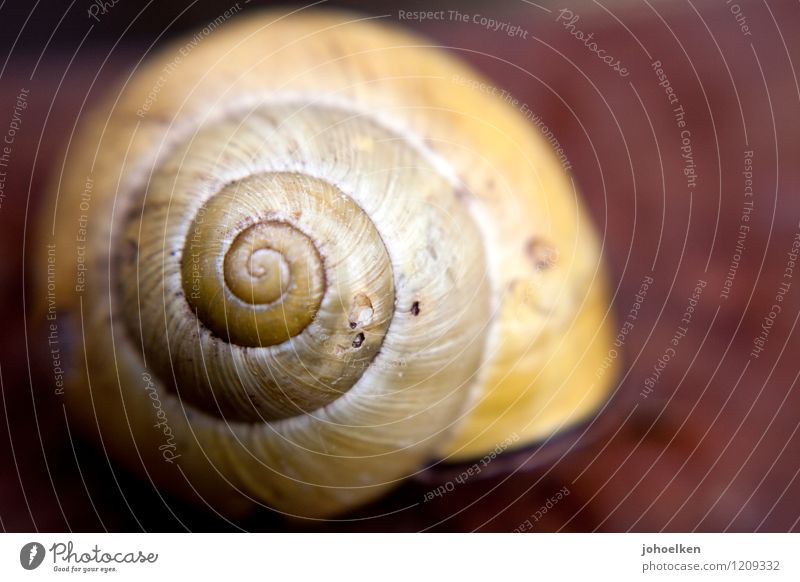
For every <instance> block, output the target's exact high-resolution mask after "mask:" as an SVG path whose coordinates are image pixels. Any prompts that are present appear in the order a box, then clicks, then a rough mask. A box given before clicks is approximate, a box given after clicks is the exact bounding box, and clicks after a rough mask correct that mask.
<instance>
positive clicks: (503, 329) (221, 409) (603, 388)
mask: <svg viewBox="0 0 800 582" xmlns="http://www.w3.org/2000/svg"><path fill="white" fill-rule="evenodd" d="M185 46H188V45H185V44H183V43H182V41H177V43H176V44H174V45H173V46H171V47H167V48H165V49H164V50H163V51H162V52H161V53H160V54H159V55H158V56H155V57H153V58H151V59H150V60H149V61H148V62H146V64H145V65H144V66H143V67H142V68H141V69H140V70H138V71H137V72H135V74H133V76H132V77H130V78H129V79H128V80H127V81H126V82H125V84H124V86H123V88H122V90H121V91H120V93H119V94H118V95H116V96H114V98H113V99H112V100H110V101H109V102H107V104H106V105H105V106H104V107H101V108H99V109H98V110H97V111H96V112H95V113H94V115H93V117H92V118H91V119H90V120H89V121H87V122H86V123H84V124H83V127H82V130H81V132H80V140H79V142H78V143H77V144H74V145H72V146H71V147H70V149H69V151H68V152H67V158H66V163H65V171H64V175H63V178H62V179H61V181H60V185H59V187H58V188H57V189H56V190H57V191H56V192H55V193H54V198H53V203H54V206H55V208H54V213H55V230H54V231H53V233H51V232H50V226H51V223H50V222H48V224H47V228H46V229H44V230H46V234H45V235H44V236H45V238H46V239H47V242H48V243H52V242H54V243H55V244H56V248H57V249H58V251H57V252H58V255H59V257H61V259H60V260H59V261H58V262H57V273H56V275H57V301H58V310H59V317H60V318H61V321H62V322H64V321H73V322H74V324H73V327H74V328H75V329H76V330H79V331H77V332H76V336H77V337H79V338H81V339H80V340H79V341H76V342H75V345H74V346H73V347H72V349H71V350H70V353H69V354H68V356H67V360H68V362H69V363H70V367H69V372H68V374H67V388H66V398H67V400H68V403H69V411H70V418H71V419H76V420H77V421H79V422H81V423H82V424H83V425H84V426H85V427H88V428H87V430H89V431H90V432H91V431H95V432H96V433H97V437H98V438H100V439H101V440H102V443H103V446H104V448H105V450H106V451H108V452H109V453H110V454H111V455H112V456H113V457H115V458H117V459H120V460H121V461H122V462H124V463H126V464H127V465H128V466H129V467H130V468H131V469H132V470H135V471H137V472H140V473H143V474H145V475H146V476H147V477H148V478H149V479H151V480H152V481H153V482H154V483H155V484H156V485H157V486H158V487H159V488H161V489H163V490H166V491H170V492H172V493H175V494H178V495H183V496H185V497H190V498H195V499H199V500H200V501H201V502H202V503H205V504H207V505H209V506H211V507H213V508H214V509H217V510H220V511H224V512H226V513H228V514H237V513H238V512H240V511H243V510H245V509H248V508H250V507H252V506H253V505H254V504H266V505H268V506H271V507H273V508H276V509H277V510H279V511H282V512H285V513H287V514H290V515H301V516H309V517H324V516H330V515H334V514H337V513H340V512H342V511H345V510H348V509H350V508H353V507H355V506H357V505H359V504H363V503H365V502H367V501H369V500H371V499H373V498H375V497H377V496H378V495H380V494H381V493H382V492H384V491H386V490H387V489H388V488H390V487H392V486H394V485H395V484H396V483H398V482H399V481H400V480H401V479H403V478H405V477H408V476H410V475H413V473H414V472H415V471H417V470H419V469H420V467H421V466H422V464H423V463H424V462H426V461H428V460H431V459H436V458H442V459H447V460H454V459H455V460H463V459H469V458H473V457H476V456H480V455H483V454H485V453H486V452H487V451H491V450H493V449H495V448H496V447H497V445H498V443H501V442H513V443H514V446H522V445H524V444H527V443H530V442H534V441H537V440H541V439H543V438H546V437H547V436H549V435H551V434H553V433H554V432H556V431H558V430H560V429H563V428H564V427H567V426H570V425H573V424H574V423H575V422H578V421H579V420H581V419H583V418H585V417H586V416H587V415H588V414H590V413H591V411H593V410H594V409H596V408H597V406H598V405H599V403H601V402H602V401H603V399H604V398H605V396H606V394H607V390H608V386H609V381H610V379H611V376H612V375H611V374H607V375H605V376H604V377H603V378H602V379H600V380H598V379H597V377H596V371H597V370H598V368H599V366H600V365H601V362H602V359H603V358H604V357H605V356H606V353H607V350H608V346H609V343H610V340H609V327H608V325H607V323H606V319H607V317H606V306H607V299H606V296H605V292H604V280H603V275H602V273H603V271H602V267H601V264H600V257H599V252H598V244H597V241H596V237H595V234H594V231H593V229H592V227H591V225H590V224H589V223H588V222H587V220H586V219H585V217H584V213H583V210H582V209H581V206H580V204H579V202H578V200H577V198H576V196H575V195H574V192H573V189H572V187H571V183H570V180H569V179H568V177H567V176H566V175H565V173H564V172H563V170H562V169H561V167H560V166H559V164H558V163H557V161H556V159H555V157H554V155H553V153H552V152H551V151H550V148H549V146H548V145H547V144H546V143H545V142H544V141H543V140H542V139H541V138H540V137H539V136H538V135H536V133H535V132H534V131H533V130H532V128H531V127H530V126H529V125H528V124H526V122H525V120H524V119H522V118H521V116H520V115H519V113H518V112H517V111H515V110H514V109H512V108H511V107H510V106H508V105H507V104H505V103H503V102H501V101H500V100H499V99H496V98H494V97H492V96H490V95H487V94H486V93H482V92H478V91H474V90H472V89H470V88H468V87H465V86H464V84H463V83H462V82H460V81H459V79H464V78H467V79H477V78H478V76H477V74H476V73H475V72H473V71H472V70H470V69H469V68H468V67H466V66H465V65H464V64H463V63H461V62H460V61H458V60H456V59H455V58H453V57H452V56H450V55H449V54H448V53H447V52H445V51H444V50H442V49H438V48H435V47H430V46H426V43H425V42H424V41H423V40H421V39H419V38H417V37H415V36H413V35H410V34H409V33H407V32H405V31H402V30H399V29H397V28H393V27H391V26H385V25H383V24H377V23H375V22H370V21H369V20H367V19H357V18H355V17H353V16H352V15H346V14H340V13H330V12H324V13H316V12H306V11H304V12H302V13H300V14H283V13H278V12H264V13H259V14H257V15H255V16H253V15H252V14H251V15H249V16H247V17H244V18H241V19H238V20H237V21H235V22H234V23H231V24H229V25H226V26H225V27H223V28H222V29H221V30H219V31H216V32H214V34H212V35H211V36H210V37H208V38H206V39H205V40H203V42H201V43H199V44H197V46H194V48H192V50H191V51H186V50H183V51H182V50H181V49H182V47H185ZM87 178H88V179H90V180H91V183H92V188H91V191H92V194H91V204H90V210H88V211H87V209H86V208H85V206H86V205H81V204H79V201H80V200H81V196H82V193H83V192H84V185H85V183H86V181H87ZM48 220H49V219H48ZM80 221H83V224H85V226H86V235H87V236H86V241H85V242H83V241H81V240H77V238H80V237H76V235H75V232H76V228H77V226H76V225H77V224H78V223H79V222H80ZM52 235H54V239H53V236H52ZM79 252H80V253H82V254H83V255H82V256H84V263H85V265H86V267H87V268H86V271H85V273H84V278H83V279H82V280H81V284H80V285H76V272H75V264H74V262H72V261H70V260H69V257H71V256H75V255H76V254H77V253H79Z"/></svg>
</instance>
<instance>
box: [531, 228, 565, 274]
mask: <svg viewBox="0 0 800 582" xmlns="http://www.w3.org/2000/svg"><path fill="white" fill-rule="evenodd" d="M525 254H526V255H528V258H529V259H530V261H531V263H532V264H533V268H534V269H536V270H537V271H546V270H547V269H549V268H551V267H552V266H553V265H555V264H556V261H558V249H556V248H555V247H554V246H553V245H551V244H550V243H548V242H547V241H545V240H543V239H541V238H538V237H535V236H534V237H531V238H529V239H528V242H527V243H526V244H525Z"/></svg>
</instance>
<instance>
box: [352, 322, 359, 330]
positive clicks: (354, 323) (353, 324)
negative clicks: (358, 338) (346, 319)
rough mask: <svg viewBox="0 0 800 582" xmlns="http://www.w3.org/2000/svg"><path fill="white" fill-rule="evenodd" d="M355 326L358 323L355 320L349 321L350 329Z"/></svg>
mask: <svg viewBox="0 0 800 582" xmlns="http://www.w3.org/2000/svg"><path fill="white" fill-rule="evenodd" d="M357 326H358V324H357V323H356V322H355V321H351V322H350V329H355V328H356V327H357Z"/></svg>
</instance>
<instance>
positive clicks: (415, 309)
mask: <svg viewBox="0 0 800 582" xmlns="http://www.w3.org/2000/svg"><path fill="white" fill-rule="evenodd" d="M411 315H413V316H414V317H416V316H418V315H419V301H414V303H412V304H411Z"/></svg>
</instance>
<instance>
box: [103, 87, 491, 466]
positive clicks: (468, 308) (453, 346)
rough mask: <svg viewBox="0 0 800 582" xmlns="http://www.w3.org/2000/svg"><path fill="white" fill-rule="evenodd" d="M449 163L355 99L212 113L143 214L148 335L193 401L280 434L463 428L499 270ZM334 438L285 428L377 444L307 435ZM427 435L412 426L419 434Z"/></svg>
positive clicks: (408, 438)
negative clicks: (489, 260)
mask: <svg viewBox="0 0 800 582" xmlns="http://www.w3.org/2000/svg"><path fill="white" fill-rule="evenodd" d="M442 167H443V165H442V163H441V161H440V160H438V159H436V156H435V155H434V154H433V153H432V152H430V151H428V150H426V148H425V147H424V145H423V144H421V143H419V142H416V141H415V140H414V139H413V136H408V135H403V134H401V133H397V132H396V131H395V130H393V129H391V128H389V127H387V126H385V125H384V124H382V123H381V122H380V121H379V120H377V119H376V118H375V117H374V116H373V115H371V114H369V113H364V112H358V111H353V110H348V109H347V108H344V107H342V106H340V105H338V104H331V103H313V102H312V103H306V102H298V103H292V102H289V103H266V104H262V105H260V106H259V107H257V108H255V109H253V110H246V111H236V110H234V111H231V112H229V113H227V114H226V115H225V116H223V117H222V118H220V119H218V120H216V121H214V122H211V123H207V124H205V125H204V126H203V127H201V128H199V129H198V130H197V132H196V133H195V134H194V135H192V136H191V139H188V140H186V141H185V142H183V143H181V144H179V145H178V147H176V148H175V149H174V151H172V152H170V154H169V155H168V156H166V158H165V159H163V160H162V161H161V162H160V163H158V165H157V167H156V169H155V171H154V173H153V176H152V178H151V179H150V181H149V183H148V185H147V187H146V188H145V189H143V190H142V191H141V192H140V194H139V196H138V198H135V199H138V202H135V203H133V204H132V206H131V208H130V210H129V212H128V216H129V219H128V222H127V225H126V228H125V232H124V239H125V240H124V241H120V243H119V244H118V248H121V249H135V251H136V252H128V253H127V254H125V255H124V256H122V257H120V260H119V263H118V264H119V265H120V266H119V277H118V281H119V290H120V292H121V295H122V302H123V304H125V305H135V306H137V307H138V308H136V309H127V310H125V311H124V317H125V321H126V324H127V328H128V332H129V333H130V334H131V336H132V337H134V338H135V341H136V343H141V345H142V346H143V351H144V356H145V359H146V361H147V362H148V364H149V365H150V366H152V367H153V368H154V369H155V370H156V371H157V373H158V376H159V377H160V378H161V379H162V380H163V381H165V383H166V384H167V385H168V386H169V387H170V389H171V391H172V392H173V393H174V394H175V395H176V396H177V398H178V399H179V400H180V402H181V404H182V406H184V407H189V408H193V409H195V411H197V412H201V413H203V414H205V415H207V416H208V417H209V418H218V419H220V421H221V422H226V423H228V422H243V423H249V425H250V426H251V427H252V428H253V430H256V431H262V432H265V433H269V434H268V435H267V438H271V437H275V435H276V432H279V431H280V429H281V428H283V427H285V426H289V425H288V424H287V423H293V424H294V425H309V424H318V425H319V426H318V432H317V433H316V434H317V435H319V434H323V435H324V433H325V432H326V431H334V432H336V431H341V432H347V433H349V434H350V435H352V433H354V432H355V431H360V432H362V433H363V438H365V439H366V441H372V443H375V442H381V443H383V445H382V446H385V443H386V438H387V437H386V435H385V433H386V432H387V431H386V429H385V425H386V424H388V425H390V427H391V426H392V425H398V426H399V425H408V424H409V423H408V421H409V419H410V418H412V417H414V416H416V415H420V414H421V415H423V416H430V417H431V419H432V420H431V421H430V422H432V423H433V424H434V425H435V424H436V423H439V422H441V426H440V429H439V431H440V432H442V433H444V431H447V430H448V428H449V426H448V425H449V424H450V422H451V420H447V421H444V419H445V418H447V417H451V418H452V417H453V416H454V415H455V414H456V413H457V411H458V410H461V409H462V408H463V403H464V402H465V399H464V398H463V393H464V391H465V390H467V391H468V390H469V387H470V385H471V383H472V382H473V381H474V374H475V372H476V371H477V370H478V369H479V367H480V364H481V361H482V357H483V355H482V354H483V351H484V342H485V337H486V331H487V330H486V325H487V322H488V321H489V309H490V305H489V299H488V298H489V288H490V281H489V280H488V279H487V267H486V262H485V254H484V248H483V240H482V236H481V234H480V231H479V229H478V227H477V225H476V224H475V223H474V221H473V219H472V217H471V216H470V215H469V213H468V211H467V210H466V208H465V207H464V205H463V203H462V201H461V200H460V196H461V193H460V185H459V184H458V183H456V182H454V181H453V179H452V176H451V175H449V174H448V173H447V172H446V171H442ZM445 241H447V244H445ZM461 285H463V286H464V290H465V292H464V293H460V294H458V295H457V296H454V294H453V293H452V289H453V288H454V286H461ZM345 395H347V398H346V399H345V398H344V396H345ZM331 405H333V408H330V407H331ZM326 407H329V408H326ZM444 409H448V410H450V412H449V413H447V414H442V411H443V410H444ZM336 412H341V413H342V415H341V416H339V415H338V414H335V413H336ZM440 415H441V417H440V418H439V416H440ZM281 423H283V424H281ZM423 425H424V423H423ZM381 427H384V428H381ZM306 429H307V430H311V427H306ZM429 429H430V426H428V427H426V428H425V429H424V431H423V430H422V429H417V430H416V432H417V433H419V436H420V437H421V436H422V435H423V432H427V431H428V430H429ZM393 431H394V429H392V428H390V429H389V431H388V432H390V433H391V432H393ZM371 432H372V433H375V434H374V435H373V436H369V434H370V433H371ZM378 435H379V436H378ZM395 437H398V435H395ZM318 438H319V436H315V437H314V439H306V437H300V438H299V439H297V440H289V439H286V440H284V441H283V442H287V443H290V444H291V445H293V446H299V447H300V448H302V449H303V450H308V451H310V453H309V454H312V455H319V454H331V455H336V454H337V453H338V454H345V455H348V454H355V455H356V456H360V455H362V454H364V451H363V450H360V448H361V447H360V446H357V447H355V448H354V447H352V446H351V445H348V446H337V443H336V440H335V439H330V435H327V436H325V437H324V442H323V443H321V444H320V443H318V442H315V443H313V444H311V443H309V442H306V440H314V441H317V439H318ZM415 438H416V437H415V430H408V427H407V426H406V429H405V433H404V434H403V436H402V438H398V440H397V443H400V447H399V448H400V449H401V450H402V448H403V447H404V446H406V445H403V444H402V443H407V444H408V445H412V444H414V443H415ZM329 439H330V440H329ZM366 441H365V442H366ZM320 445H321V446H320ZM373 447H374V445H373ZM369 448H370V447H367V449H369ZM351 449H352V450H351ZM376 452H377V449H376ZM386 452H390V453H391V452H392V451H391V448H389V449H386ZM370 454H374V453H370Z"/></svg>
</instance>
